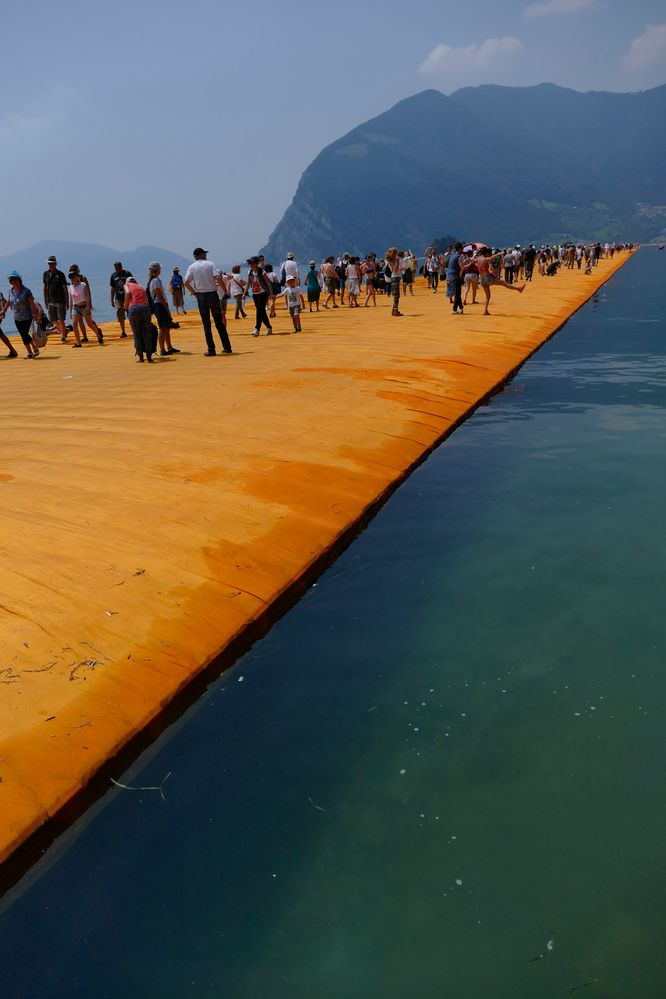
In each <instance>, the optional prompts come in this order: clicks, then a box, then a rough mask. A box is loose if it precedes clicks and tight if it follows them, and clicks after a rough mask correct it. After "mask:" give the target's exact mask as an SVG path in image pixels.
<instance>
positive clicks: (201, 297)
mask: <svg viewBox="0 0 666 999" xmlns="http://www.w3.org/2000/svg"><path fill="white" fill-rule="evenodd" d="M207 253H208V250H204V249H203V248H202V247H201V246H197V247H195V249H194V250H193V251H192V256H193V257H194V263H192V264H190V266H189V267H188V268H187V273H186V274H185V281H184V285H185V287H186V288H187V290H188V291H189V293H190V294H191V295H194V297H195V298H196V300H197V305H198V307H199V315H200V316H201V323H202V325H203V329H204V336H205V337H206V347H207V348H208V349H207V350H206V351H204V357H215V354H216V353H217V351H216V349H215V341H214V340H213V333H212V328H211V322H210V318H211V316H212V317H213V322H214V323H215V329H216V330H217V333H218V336H219V338H220V342H221V343H222V350H223V351H224V353H225V354H231V353H232V351H231V341H230V340H229V334H228V333H227V327H226V326H225V325H224V319H223V318H222V308H221V306H220V299H219V297H218V294H217V289H218V288H219V287H222V284H223V282H222V279H221V277H220V271H219V269H218V268H217V267H216V266H215V264H214V263H213V261H212V260H207V259H206V254H207Z"/></svg>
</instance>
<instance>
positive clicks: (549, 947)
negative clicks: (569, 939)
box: [527, 940, 571, 995]
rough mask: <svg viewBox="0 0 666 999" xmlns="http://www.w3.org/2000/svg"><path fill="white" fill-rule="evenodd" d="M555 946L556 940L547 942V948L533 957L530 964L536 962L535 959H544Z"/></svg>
mask: <svg viewBox="0 0 666 999" xmlns="http://www.w3.org/2000/svg"><path fill="white" fill-rule="evenodd" d="M554 948H555V941H554V940H549V941H548V942H547V944H546V949H545V950H543V951H542V952H541V953H540V954H537V956H536V957H531V958H530V959H529V961H528V962H527V963H528V964H534V962H535V961H541V960H543V958H544V957H545V956H546V954H548V953H549V951H551V950H553V949H554ZM569 994H570V995H571V993H569Z"/></svg>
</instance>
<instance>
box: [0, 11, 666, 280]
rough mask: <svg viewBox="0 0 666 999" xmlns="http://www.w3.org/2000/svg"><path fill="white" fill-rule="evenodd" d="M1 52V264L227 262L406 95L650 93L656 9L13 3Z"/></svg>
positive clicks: (665, 38) (663, 29)
mask: <svg viewBox="0 0 666 999" xmlns="http://www.w3.org/2000/svg"><path fill="white" fill-rule="evenodd" d="M2 39H3V42H4V44H3V48H2V58H1V59H0V82H1V93H2V95H3V97H4V100H3V102H2V107H1V109H0V143H1V144H0V149H1V153H0V156H1V162H2V170H1V173H0V177H1V178H2V182H3V198H2V204H3V224H2V227H1V229H0V254H6V253H10V252H11V251H12V250H15V249H20V248H23V247H25V246H28V245H30V244H32V243H34V242H37V241H38V240H41V239H45V238H59V239H72V240H83V241H86V242H96V243H102V244H105V245H108V246H114V247H116V248H118V249H131V248H133V247H135V246H137V245H139V244H142V243H153V244H157V245H159V246H164V247H167V248H170V249H173V250H177V251H179V252H182V253H183V254H185V255H189V253H190V251H191V249H192V247H193V246H195V245H196V244H199V243H200V244H202V245H203V246H205V247H207V248H209V249H210V250H211V255H212V256H213V257H214V258H215V257H217V258H218V259H219V260H220V262H227V263H228V262H230V261H231V259H232V258H236V257H238V258H239V259H240V258H244V257H245V256H247V254H248V253H249V252H250V251H253V250H254V249H256V248H257V247H258V246H259V245H261V244H262V243H263V242H265V240H266V238H267V236H268V235H269V233H270V231H271V230H272V228H273V227H274V226H275V224H276V223H277V221H278V220H279V218H280V217H281V215H282V213H283V211H284V209H285V208H286V207H287V205H288V204H289V202H290V200H291V198H292V197H293V194H294V191H295V190H296V185H297V183H298V180H299V177H300V175H301V173H302V172H303V170H304V169H305V167H306V166H307V165H308V163H309V162H310V161H311V159H312V158H313V157H314V156H315V155H316V154H317V153H318V152H319V150H320V149H322V148H323V147H324V146H325V145H327V144H328V143H329V142H332V141H333V140H334V139H336V138H338V137H339V136H340V135H342V134H344V133H345V132H347V131H348V130H349V129H350V128H353V127H354V125H357V124H359V123H360V122H362V121H364V120H366V119H367V118H369V117H372V116H373V115H375V114H378V113H379V112H381V111H383V110H385V109H386V108H388V107H390V106H391V105H392V104H394V103H395V102H396V101H398V100H400V99H401V98H403V97H407V96H409V95H410V94H413V93H416V92H417V91H419V90H423V89H426V88H427V87H437V88H438V89H440V90H443V91H444V92H446V93H450V92H451V91H452V90H455V89H457V88H458V87H461V86H468V85H474V84H479V83H488V82H494V83H501V84H509V85H511V84H516V85H522V84H534V83H540V82H542V81H544V80H547V81H550V82H553V83H558V84H561V85H563V86H567V87H573V88H575V89H577V90H644V89H646V88H648V87H653V86H657V85H659V84H662V83H664V82H666V3H664V0H632V2H631V3H627V2H624V0H539V2H516V0H502V2H499V3H498V2H497V0H476V2H475V3H473V4H463V3H460V2H455V3H452V2H449V0H420V2H419V3H407V2H405V0H379V2H377V3H370V4H368V3H359V2H348V0H333V2H323V3H319V2H317V0H308V2H301V0H287V2H285V3H282V2H276V0H269V2H264V0H258V2H255V3H227V2H226V0H193V2H192V3H185V2H176V0H160V2H156V0H115V2H114V3H111V4H110V3H100V2H99V0H89V2H88V3H86V4H83V3H81V2H80V0H79V2H77V3H73V2H70V0H59V2H55V0H22V2H21V3H20V4H15V5H9V4H3V12H2ZM507 113H510V114H519V113H520V106H519V105H518V104H516V105H514V106H512V107H510V108H508V109H507Z"/></svg>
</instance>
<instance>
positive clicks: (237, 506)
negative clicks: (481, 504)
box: [0, 254, 627, 869]
mask: <svg viewBox="0 0 666 999" xmlns="http://www.w3.org/2000/svg"><path fill="white" fill-rule="evenodd" d="M626 259H627V255H626V254H618V255H616V256H615V258H614V259H613V260H602V261H600V263H599V266H598V267H597V268H595V269H594V274H593V276H591V277H589V276H587V277H586V276H585V275H584V273H583V272H582V271H578V270H575V271H560V273H559V275H558V276H557V277H555V278H539V277H538V276H535V278H534V281H533V283H532V284H530V285H528V286H527V290H526V291H525V293H524V294H523V295H518V294H516V293H514V292H511V291H507V290H505V289H502V288H495V289H493V300H492V305H491V311H492V315H491V316H489V317H483V316H482V315H481V311H482V306H481V304H477V305H476V306H474V307H472V308H468V309H467V310H466V312H465V315H464V316H463V317H458V316H452V315H451V311H450V307H449V305H448V302H447V300H446V298H445V295H444V289H443V288H442V289H440V292H439V294H437V295H433V294H432V293H430V292H428V291H427V289H426V288H425V286H424V285H422V284H421V283H417V287H416V294H415V296H414V297H413V298H412V297H408V298H405V299H403V302H402V303H401V307H402V311H403V312H404V317H403V318H392V317H391V315H390V307H389V300H388V299H387V298H385V297H384V296H378V299H377V301H378V306H377V308H372V307H370V308H368V309H365V308H359V309H354V310H350V309H348V308H344V309H338V310H337V311H334V312H333V311H329V312H321V313H319V314H318V315H316V314H312V315H310V314H309V313H308V311H307V309H306V311H305V313H304V315H303V332H302V333H299V334H291V335H288V334H289V330H290V327H291V322H290V320H289V317H288V314H287V313H284V312H282V311H281V310H279V311H278V319H277V320H276V322H275V327H274V328H275V332H276V334H277V335H274V336H273V337H272V338H267V337H265V336H262V337H261V338H260V339H253V338H252V337H251V336H250V331H251V328H252V324H251V322H250V321H249V320H248V321H245V322H234V321H233V319H232V320H230V322H229V330H230V335H231V338H232V343H233V346H234V350H235V354H234V355H233V356H218V357H215V358H204V357H202V356H201V355H202V351H203V350H204V349H205V345H204V340H203V335H202V333H201V330H200V325H199V318H198V315H197V314H196V313H195V312H190V314H189V315H188V316H187V317H181V319H182V320H183V321H182V323H181V326H182V329H181V330H179V331H175V333H174V342H175V343H176V345H177V346H179V347H180V348H182V350H183V352H182V353H181V354H179V355H176V356H173V357H170V358H165V359H159V362H158V363H155V364H153V365H152V366H150V365H146V364H143V365H140V364H137V363H135V362H134V360H133V356H132V354H133V348H132V341H131V339H128V340H123V341H121V340H119V339H118V329H117V326H116V325H115V324H113V325H108V326H106V328H105V333H106V336H107V343H106V345H105V346H104V347H99V346H98V345H97V344H95V345H92V344H91V345H90V346H89V347H87V348H86V349H84V350H76V351H74V350H72V349H71V348H70V347H69V346H68V345H62V344H60V343H59V342H56V341H55V340H54V338H51V340H50V341H49V344H48V346H47V348H46V349H45V350H44V351H43V353H42V356H41V357H40V358H39V359H37V360H36V361H33V362H32V363H31V364H26V363H25V361H23V360H7V361H4V360H3V361H2V363H1V364H0V379H1V380H2V393H1V396H0V412H1V414H2V417H1V419H2V422H1V426H2V439H3V447H2V450H1V452H0V499H1V502H0V649H1V652H2V655H1V659H0V863H4V864H5V869H7V862H8V861H9V860H10V858H11V857H12V855H13V854H14V853H15V851H16V850H17V848H18V847H19V846H21V845H22V844H25V843H26V841H28V840H29V839H30V837H31V836H32V835H33V834H35V833H36V832H37V831H38V830H39V829H40V828H41V827H42V826H43V825H44V823H47V822H48V821H49V820H51V819H54V818H56V819H57V818H60V819H62V817H63V814H64V813H63V810H65V812H67V806H68V805H69V804H71V803H72V801H75V800H80V801H81V802H82V803H83V802H84V800H85V792H86V788H87V787H88V786H89V785H90V787H94V783H93V784H92V785H91V784H90V782H91V781H93V779H94V778H95V776H96V775H97V776H99V771H100V769H101V768H102V767H104V766H105V764H107V762H108V761H109V760H110V759H113V758H114V757H115V756H116V755H117V754H118V753H120V752H121V751H122V750H123V749H127V747H128V745H131V744H132V740H136V738H137V737H138V736H139V735H140V734H141V733H144V734H145V732H146V730H147V729H148V728H149V727H150V726H151V723H153V722H159V720H160V719H162V718H163V716H164V712H165V709H166V708H167V706H168V705H169V703H170V702H172V701H173V699H174V698H175V697H176V695H178V694H182V692H183V691H184V690H186V688H187V687H188V685H191V684H192V682H193V680H194V679H195V678H196V677H197V676H201V674H202V672H203V671H204V670H205V669H206V667H207V666H209V665H210V664H211V663H213V662H214V661H216V660H217V659H218V657H220V656H222V655H223V654H226V661H227V662H228V661H229V660H230V658H232V657H233V655H235V654H237V653H238V652H240V651H242V650H243V648H245V647H247V645H248V644H249V643H250V642H251V641H253V640H254V639H255V638H256V637H257V636H258V635H259V634H260V633H261V630H262V629H265V628H266V627H267V626H268V624H270V623H271V621H272V620H274V619H275V617H276V616H277V615H278V614H279V613H281V612H282V611H283V610H284V609H285V608H286V607H287V606H288V605H289V603H290V602H292V601H293V600H294V599H296V597H297V596H298V593H299V592H301V590H299V585H300V586H301V587H302V586H303V585H305V582H307V581H311V580H312V578H313V574H314V573H315V572H316V571H318V569H320V568H321V567H322V566H324V565H325V564H326V562H327V560H330V559H331V558H332V557H334V555H335V554H336V553H337V552H338V551H339V549H340V546H341V544H342V543H343V542H344V541H345V540H346V539H348V538H349V537H350V536H351V534H350V532H351V531H352V530H353V529H354V528H355V527H357V526H358V525H359V524H360V523H362V522H363V519H364V517H367V516H368V514H369V513H370V512H372V510H373V509H374V508H375V507H376V504H377V503H378V502H380V501H381V500H382V498H384V497H385V496H386V495H387V494H388V493H389V492H390V490H391V489H392V488H393V487H395V485H396V484H397V483H399V482H400V481H401V480H402V479H403V478H404V476H405V475H406V474H407V473H408V472H409V471H410V469H411V468H413V467H414V465H415V464H416V463H418V462H419V460H421V459H422V458H423V456H424V455H425V454H426V453H427V452H428V451H429V450H430V449H431V448H432V447H433V446H434V445H436V444H437V443H438V442H439V441H441V440H442V439H443V438H444V437H445V436H446V435H447V433H449V432H450V431H451V430H452V429H453V428H454V427H455V426H456V424H457V423H459V422H460V421H461V420H463V419H464V418H465V416H467V415H468V414H469V413H470V412H471V411H472V410H473V409H474V408H475V406H477V405H478V403H479V402H480V401H481V400H483V399H484V398H486V397H487V396H488V395H489V394H490V393H492V392H493V390H495V389H496V388H497V387H498V386H500V385H501V384H502V383H503V382H504V381H505V380H506V379H507V378H508V377H509V376H510V375H511V374H512V373H513V372H514V371H515V370H516V368H517V367H519V366H520V364H522V362H523V361H524V360H525V359H526V358H527V357H529V355H530V354H531V353H533V352H534V351H535V350H536V349H537V348H538V347H539V346H540V345H541V344H542V343H543V342H544V341H545V340H547V339H548V337H550V336H551V335H552V334H553V332H554V331H555V330H557V329H558V328H559V327H560V326H561V325H562V324H563V323H564V322H565V321H566V320H567V319H568V318H569V316H570V315H571V314H572V313H573V312H574V311H575V310H576V309H577V308H578V307H579V306H580V305H582V304H583V302H585V301H586V300H587V299H588V298H589V297H590V296H591V295H592V294H593V293H594V292H595V291H596V289H597V288H598V287H599V286H600V285H601V284H602V283H603V282H604V281H606V280H607V279H608V278H609V277H610V276H611V274H612V273H613V272H614V271H615V270H616V269H617V268H618V267H620V266H621V265H622V264H623V263H624V262H625V260H626ZM482 297H483V296H482V294H480V295H479V299H480V301H481V300H482ZM280 334H284V335H280ZM220 662H222V660H220ZM151 731H152V729H151ZM116 776H118V774H116ZM106 779H107V777H106V776H105V777H104V780H106ZM88 790H89V792H90V788H88ZM82 795H83V796H82Z"/></svg>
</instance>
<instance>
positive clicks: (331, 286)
mask: <svg viewBox="0 0 666 999" xmlns="http://www.w3.org/2000/svg"><path fill="white" fill-rule="evenodd" d="M337 287H338V282H337V281H336V279H335V278H332V277H327V278H326V291H327V292H328V293H329V295H335V292H336V289H337Z"/></svg>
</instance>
